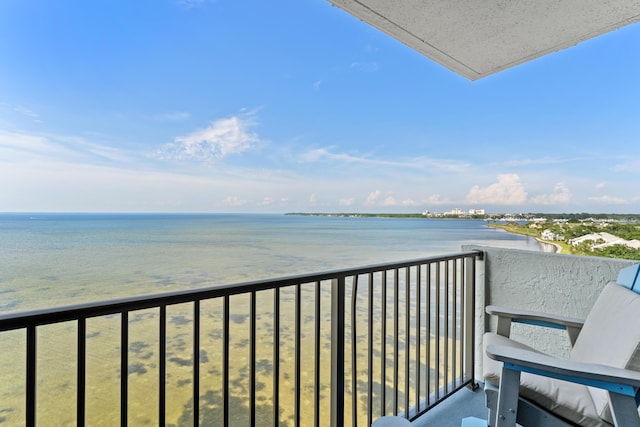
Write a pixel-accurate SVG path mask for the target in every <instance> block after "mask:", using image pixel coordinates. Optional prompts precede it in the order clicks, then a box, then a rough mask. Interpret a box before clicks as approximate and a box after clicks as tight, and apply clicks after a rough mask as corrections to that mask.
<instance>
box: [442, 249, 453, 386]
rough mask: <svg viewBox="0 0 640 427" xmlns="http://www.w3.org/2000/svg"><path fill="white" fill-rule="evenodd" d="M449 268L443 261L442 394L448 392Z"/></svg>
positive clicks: (447, 263)
mask: <svg viewBox="0 0 640 427" xmlns="http://www.w3.org/2000/svg"><path fill="white" fill-rule="evenodd" d="M450 268H451V262H450V261H448V260H447V261H445V268H444V334H443V335H444V356H443V357H442V358H443V359H444V394H445V396H446V395H447V394H448V393H449V345H450V344H449V343H450V341H449V338H450V337H449V321H450V317H451V316H450V315H449V314H450V313H449V286H450V283H449V279H450V277H449V269H450Z"/></svg>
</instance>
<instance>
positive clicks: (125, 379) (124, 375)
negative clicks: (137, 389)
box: [120, 311, 129, 427]
mask: <svg viewBox="0 0 640 427" xmlns="http://www.w3.org/2000/svg"><path fill="white" fill-rule="evenodd" d="M128 402H129V312H128V311H123V312H121V317H120V425H121V426H122V427H126V425H127V422H128Z"/></svg>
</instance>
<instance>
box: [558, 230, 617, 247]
mask: <svg viewBox="0 0 640 427" xmlns="http://www.w3.org/2000/svg"><path fill="white" fill-rule="evenodd" d="M588 240H590V241H592V242H594V243H596V244H602V243H611V242H615V241H619V240H624V239H621V238H620V237H618V236H614V235H613V234H610V233H604V232H602V233H591V234H585V235H584V236H580V237H576V238H575V239H571V240H569V244H570V245H579V244H580V243H582V242H586V241H588ZM613 244H614V245H615V243H613Z"/></svg>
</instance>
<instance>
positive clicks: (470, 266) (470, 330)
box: [464, 256, 478, 390]
mask: <svg viewBox="0 0 640 427" xmlns="http://www.w3.org/2000/svg"><path fill="white" fill-rule="evenodd" d="M476 262H477V260H476V257H475V256H472V257H467V258H465V260H464V286H465V292H464V298H465V301H464V323H465V324H464V331H465V333H464V373H465V375H468V376H469V379H470V380H471V383H470V387H471V389H472V390H475V389H477V388H478V384H477V383H476V378H475V351H476V346H475V341H476V340H475V336H476V328H475V325H476Z"/></svg>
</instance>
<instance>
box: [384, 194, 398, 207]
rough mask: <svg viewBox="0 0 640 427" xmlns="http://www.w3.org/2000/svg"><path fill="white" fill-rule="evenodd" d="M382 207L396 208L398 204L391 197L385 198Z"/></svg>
mask: <svg viewBox="0 0 640 427" xmlns="http://www.w3.org/2000/svg"><path fill="white" fill-rule="evenodd" d="M381 205H382V206H397V205H398V202H396V199H395V198H394V197H393V196H387V197H386V198H385V199H384V200H383V201H382V203H381Z"/></svg>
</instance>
